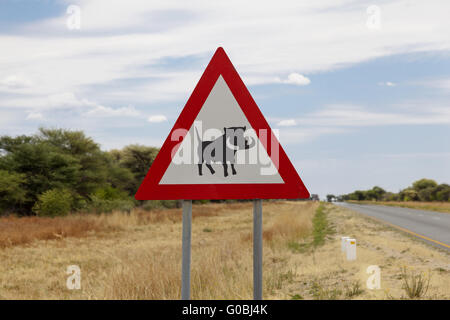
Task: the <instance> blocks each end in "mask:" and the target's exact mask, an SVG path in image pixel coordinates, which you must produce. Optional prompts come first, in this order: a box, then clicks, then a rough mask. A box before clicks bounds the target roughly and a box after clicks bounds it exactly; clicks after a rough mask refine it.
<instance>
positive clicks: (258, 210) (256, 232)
mask: <svg viewBox="0 0 450 320" xmlns="http://www.w3.org/2000/svg"><path fill="white" fill-rule="evenodd" d="M262 241H263V239H262V200H261V199H255V200H253V299H254V300H262V265H263V263H262V262H263V261H262V260H263V258H262V250H263V242H262Z"/></svg>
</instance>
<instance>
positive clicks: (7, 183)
mask: <svg viewBox="0 0 450 320" xmlns="http://www.w3.org/2000/svg"><path fill="white" fill-rule="evenodd" d="M24 182H25V175H23V174H20V173H15V172H8V171H6V170H0V210H1V211H6V210H7V209H11V208H14V207H16V206H20V205H21V204H22V203H23V202H25V195H26V192H25V190H24V188H23V183H24ZM1 211H0V214H1V213H2V212H1Z"/></svg>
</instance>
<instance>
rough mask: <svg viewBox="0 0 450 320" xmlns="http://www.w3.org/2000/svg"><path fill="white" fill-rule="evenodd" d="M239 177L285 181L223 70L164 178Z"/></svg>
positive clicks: (212, 180) (231, 180)
mask: <svg viewBox="0 0 450 320" xmlns="http://www.w3.org/2000/svg"><path fill="white" fill-rule="evenodd" d="M173 133H174V134H173V135H172V139H174V140H175V141H178V138H177V135H178V136H180V135H181V133H180V132H176V131H174V132H173ZM174 135H175V136H174ZM263 135H264V133H263ZM260 136H261V134H260ZM267 136H269V137H270V133H268V134H267V135H266V137H267ZM276 147H278V144H277V146H276ZM272 157H274V155H273V151H272ZM239 183H240V184H244V183H245V184H258V183H264V184H267V183H270V184H278V183H280V184H283V183H284V181H283V179H282V178H281V176H280V175H279V173H278V170H277V167H276V166H275V164H274V163H273V161H272V159H271V158H270V157H269V156H268V154H267V151H266V149H265V148H264V146H263V145H262V143H261V141H260V140H259V139H258V137H257V135H256V133H255V131H254V130H253V128H252V126H251V125H250V123H249V121H248V120H247V118H246V116H245V114H244V112H243V111H242V109H241V107H240V106H239V104H238V102H237V101H236V99H235V98H234V96H233V94H232V92H231V90H230V89H229V87H228V85H227V83H226V82H225V80H224V79H223V77H222V76H219V78H218V79H217V81H216V83H215V85H214V87H213V89H212V90H211V92H210V94H209V96H208V98H207V99H206V101H205V103H204V105H203V107H202V108H201V110H200V112H199V114H198V115H197V118H196V119H195V121H194V124H193V125H192V126H191V128H189V130H188V132H187V133H186V136H185V138H184V139H183V141H182V142H181V144H180V146H179V148H178V150H177V151H176V153H175V155H174V156H173V159H172V162H171V163H170V165H169V167H168V168H167V170H166V171H165V173H164V175H163V177H162V179H161V180H160V182H159V184H163V185H170V184H177V185H178V184H239Z"/></svg>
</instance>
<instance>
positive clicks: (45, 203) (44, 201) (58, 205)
mask: <svg viewBox="0 0 450 320" xmlns="http://www.w3.org/2000/svg"><path fill="white" fill-rule="evenodd" d="M72 203H73V197H72V194H71V193H70V191H68V190H60V189H51V190H48V191H45V192H44V193H43V194H41V195H39V196H38V201H36V203H35V205H34V206H33V211H34V212H35V213H36V214H37V215H39V216H50V217H55V216H64V215H66V214H68V213H69V212H70V210H71V209H72Z"/></svg>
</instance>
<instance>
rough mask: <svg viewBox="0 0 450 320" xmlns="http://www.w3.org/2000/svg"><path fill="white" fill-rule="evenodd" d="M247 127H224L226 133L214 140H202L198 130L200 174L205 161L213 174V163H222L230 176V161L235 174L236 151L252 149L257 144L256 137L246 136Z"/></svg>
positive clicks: (226, 174)
mask: <svg viewBox="0 0 450 320" xmlns="http://www.w3.org/2000/svg"><path fill="white" fill-rule="evenodd" d="M245 130H246V127H230V128H223V131H224V134H223V135H221V136H220V137H218V138H217V139H215V140H212V141H202V139H201V138H200V135H199V133H198V131H197V130H195V131H196V133H197V139H198V141H199V143H198V149H197V154H198V159H199V163H198V174H199V175H200V176H201V175H203V173H202V166H203V163H205V165H206V167H207V168H208V169H209V171H210V172H211V174H214V173H215V170H214V169H213V167H212V166H211V164H212V163H222V165H223V174H224V176H225V177H227V176H228V163H230V165H231V170H232V173H233V175H235V174H236V169H235V168H234V164H235V163H236V151H238V150H245V149H250V148H252V147H254V146H255V144H256V142H255V139H253V138H249V139H251V141H250V143H249V140H248V139H246V138H245V137H244V132H245Z"/></svg>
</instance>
